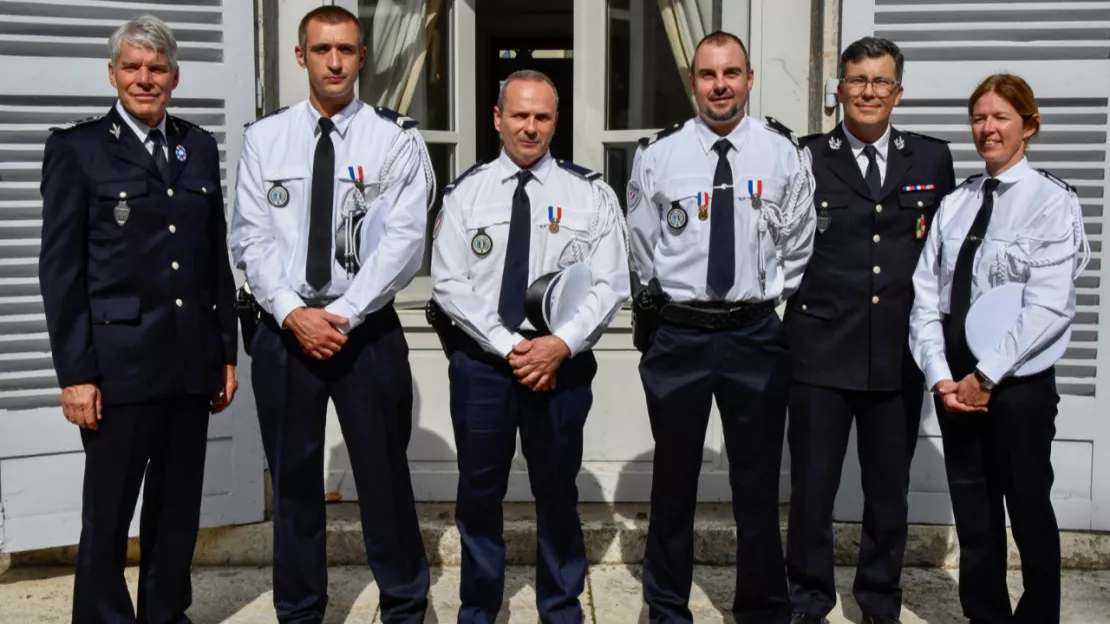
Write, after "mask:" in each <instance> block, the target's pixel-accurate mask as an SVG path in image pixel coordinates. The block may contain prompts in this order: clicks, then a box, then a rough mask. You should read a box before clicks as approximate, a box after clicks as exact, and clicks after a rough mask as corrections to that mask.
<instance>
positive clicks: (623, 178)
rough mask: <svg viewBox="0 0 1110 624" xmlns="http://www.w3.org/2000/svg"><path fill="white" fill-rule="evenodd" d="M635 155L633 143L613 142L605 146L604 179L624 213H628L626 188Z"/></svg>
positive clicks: (630, 176)
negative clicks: (618, 200) (615, 195)
mask: <svg viewBox="0 0 1110 624" xmlns="http://www.w3.org/2000/svg"><path fill="white" fill-rule="evenodd" d="M635 156H636V144H635V143H614V144H609V145H606V146H605V181H606V182H608V183H609V186H611V187H612V188H613V192H614V193H616V194H617V197H618V198H619V199H620V204H621V207H622V209H623V210H624V212H625V214H627V213H628V206H627V205H626V203H627V201H628V200H627V199H626V198H627V197H628V194H627V189H628V181H629V180H630V179H631V178H632V159H633V157H635Z"/></svg>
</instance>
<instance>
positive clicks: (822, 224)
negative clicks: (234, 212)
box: [817, 202, 832, 234]
mask: <svg viewBox="0 0 1110 624" xmlns="http://www.w3.org/2000/svg"><path fill="white" fill-rule="evenodd" d="M830 223H832V215H830V214H829V202H821V208H820V209H819V210H818V211H817V231H818V232H820V233H821V234H824V233H825V230H827V229H829V224H830Z"/></svg>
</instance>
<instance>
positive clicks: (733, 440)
mask: <svg viewBox="0 0 1110 624" xmlns="http://www.w3.org/2000/svg"><path fill="white" fill-rule="evenodd" d="M789 365H790V363H789V360H788V353H787V341H786V332H785V331H784V328H783V322H781V321H780V320H779V318H778V315H777V314H770V315H769V316H767V318H765V319H763V320H760V321H758V322H756V323H754V324H751V325H748V326H746V328H743V329H739V330H730V331H717V332H709V331H702V330H694V329H686V328H678V326H670V325H664V326H662V328H659V330H658V332H657V333H656V336H655V342H654V343H653V344H652V346H650V349H649V350H648V351H647V352H646V353H645V354H644V356H643V358H642V359H640V363H639V374H640V379H642V381H643V383H644V392H645V394H646V395H647V412H648V417H649V419H650V422H652V435H653V436H654V437H655V460H654V470H653V474H652V512H650V522H649V525H648V532H647V550H646V553H645V555H644V598H645V601H646V602H647V604H648V614H649V616H650V621H652V622H693V615H692V614H690V611H689V606H688V604H689V594H690V584H692V583H693V573H694V512H695V505H696V502H697V482H698V475H699V474H700V472H702V465H703V457H704V454H705V450H704V445H705V432H706V427H707V426H708V424H709V411H710V407H712V401H713V399H715V397H716V400H717V407H718V410H719V412H720V417H722V424H723V429H724V434H725V450H726V452H727V453H728V481H729V484H730V485H731V490H733V515H734V517H735V519H736V529H737V544H736V572H737V574H736V594H735V598H734V602H733V614H734V615H735V617H736V621H737V622H739V623H741V624H746V623H749V622H759V623H764V622H766V623H775V624H778V623H786V622H788V621H789V620H790V602H789V598H788V595H787V587H786V571H785V567H784V563H783V546H781V537H780V535H779V529H778V479H779V476H778V475H779V467H780V464H781V461H783V433H784V427H785V421H786V401H787V391H788V388H789V381H790V369H789Z"/></svg>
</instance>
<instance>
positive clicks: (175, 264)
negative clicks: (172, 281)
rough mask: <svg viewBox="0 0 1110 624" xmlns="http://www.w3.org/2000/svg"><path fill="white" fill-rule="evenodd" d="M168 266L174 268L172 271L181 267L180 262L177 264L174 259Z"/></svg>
mask: <svg viewBox="0 0 1110 624" xmlns="http://www.w3.org/2000/svg"><path fill="white" fill-rule="evenodd" d="M170 266H172V267H173V270H174V271H176V270H178V269H180V268H181V265H180V264H178V263H177V261H176V260H175V261H174V262H173V264H171V265H170Z"/></svg>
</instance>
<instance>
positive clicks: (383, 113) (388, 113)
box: [374, 106, 420, 130]
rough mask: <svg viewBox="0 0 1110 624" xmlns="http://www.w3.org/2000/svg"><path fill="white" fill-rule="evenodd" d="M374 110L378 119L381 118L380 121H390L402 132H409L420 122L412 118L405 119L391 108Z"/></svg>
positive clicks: (376, 108) (382, 107)
mask: <svg viewBox="0 0 1110 624" xmlns="http://www.w3.org/2000/svg"><path fill="white" fill-rule="evenodd" d="M374 110H375V111H376V112H377V113H378V117H381V118H382V119H385V120H388V121H392V122H393V123H395V124H397V125H398V126H400V127H401V129H402V130H409V129H411V128H415V127H416V126H418V125H420V122H418V121H416V120H415V119H413V118H412V117H406V116H404V115H402V114H401V113H398V112H397V111H395V110H393V109H391V108H386V107H384V106H375V107H374Z"/></svg>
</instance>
